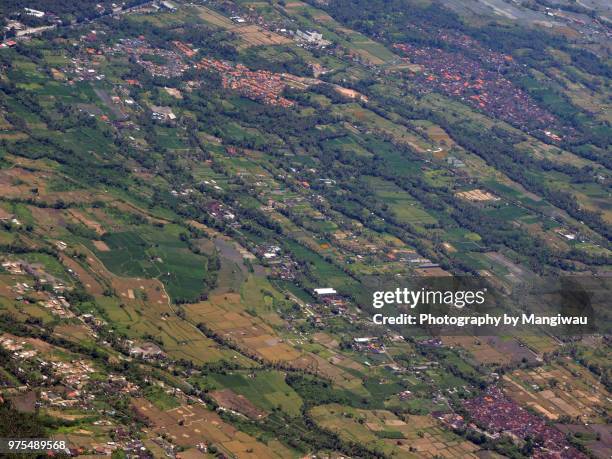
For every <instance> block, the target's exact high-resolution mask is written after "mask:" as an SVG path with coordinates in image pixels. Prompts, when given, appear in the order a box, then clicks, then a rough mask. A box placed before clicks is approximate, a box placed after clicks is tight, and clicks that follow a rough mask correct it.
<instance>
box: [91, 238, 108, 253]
mask: <svg viewBox="0 0 612 459" xmlns="http://www.w3.org/2000/svg"><path fill="white" fill-rule="evenodd" d="M91 243H92V244H93V245H94V247H95V248H96V250H99V251H100V252H110V247H109V246H108V245H107V244H106V242H104V241H98V240H94V241H91Z"/></svg>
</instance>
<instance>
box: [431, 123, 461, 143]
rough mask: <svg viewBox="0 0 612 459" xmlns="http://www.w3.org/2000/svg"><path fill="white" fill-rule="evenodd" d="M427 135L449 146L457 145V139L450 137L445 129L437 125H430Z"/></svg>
mask: <svg viewBox="0 0 612 459" xmlns="http://www.w3.org/2000/svg"><path fill="white" fill-rule="evenodd" d="M427 136H428V137H429V138H430V139H431V140H432V141H434V142H435V143H437V144H440V145H444V146H445V147H448V148H451V147H452V146H454V145H455V141H454V140H453V139H451V138H450V137H449V135H448V134H447V133H446V131H445V130H444V129H442V128H441V127H440V126H437V125H434V126H430V127H429V128H428V129H427Z"/></svg>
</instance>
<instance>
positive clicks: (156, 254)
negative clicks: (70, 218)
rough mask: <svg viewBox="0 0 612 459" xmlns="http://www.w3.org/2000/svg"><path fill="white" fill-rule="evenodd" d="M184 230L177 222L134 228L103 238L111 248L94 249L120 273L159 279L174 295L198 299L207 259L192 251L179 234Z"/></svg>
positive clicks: (108, 265) (106, 263)
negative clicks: (162, 225) (159, 226)
mask: <svg viewBox="0 0 612 459" xmlns="http://www.w3.org/2000/svg"><path fill="white" fill-rule="evenodd" d="M183 231H184V230H183V228H182V227H180V226H177V225H165V226H164V227H163V228H158V227H153V226H138V227H132V228H131V229H130V230H129V231H124V232H118V233H107V234H105V235H104V236H103V237H102V240H103V241H104V242H105V243H106V244H107V245H108V246H109V248H110V249H111V250H110V251H106V252H103V251H98V250H95V248H94V247H93V246H91V248H93V249H94V251H95V252H96V255H97V256H98V257H99V258H100V260H101V261H102V262H103V263H104V265H105V266H106V267H107V268H108V269H109V270H110V271H112V272H113V273H115V274H117V275H120V276H129V277H148V278H156V279H159V280H160V281H162V282H163V283H164V285H165V286H166V289H167V290H168V294H169V295H170V296H171V297H172V298H177V297H180V298H197V296H198V295H199V294H200V293H201V292H202V291H203V289H204V284H203V281H202V279H203V278H204V277H205V276H206V273H207V268H206V267H207V262H208V258H207V257H206V256H204V255H196V254H195V253H193V252H191V251H190V250H189V248H188V247H187V244H186V243H185V242H183V241H182V240H181V239H180V237H179V236H180V233H181V232H183Z"/></svg>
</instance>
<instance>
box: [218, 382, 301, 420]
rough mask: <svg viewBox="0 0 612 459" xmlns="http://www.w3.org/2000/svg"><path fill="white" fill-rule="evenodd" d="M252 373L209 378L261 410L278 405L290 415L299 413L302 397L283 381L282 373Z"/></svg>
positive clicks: (277, 406)
mask: <svg viewBox="0 0 612 459" xmlns="http://www.w3.org/2000/svg"><path fill="white" fill-rule="evenodd" d="M253 374H254V375H255V376H254V377H249V376H247V375H246V374H242V373H234V374H225V375H214V376H213V377H211V380H212V382H213V384H216V385H217V386H218V387H227V388H229V389H232V390H233V391H234V392H236V393H238V394H241V395H244V396H245V397H246V398H248V399H249V400H250V401H251V402H253V404H255V405H256V406H258V407H259V408H261V409H263V410H266V411H271V410H273V409H275V408H279V407H280V408H281V409H282V410H283V411H285V412H286V413H288V414H290V415H292V416H297V415H299V413H300V408H301V406H302V399H301V398H300V396H299V395H298V394H297V393H296V392H295V391H294V390H293V389H292V388H291V387H289V386H288V385H287V384H286V383H285V378H284V376H283V374H282V373H280V372H277V371H267V372H255V373H253Z"/></svg>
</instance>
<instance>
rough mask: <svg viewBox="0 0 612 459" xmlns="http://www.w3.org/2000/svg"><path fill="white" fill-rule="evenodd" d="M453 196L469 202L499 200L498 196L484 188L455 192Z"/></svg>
mask: <svg viewBox="0 0 612 459" xmlns="http://www.w3.org/2000/svg"><path fill="white" fill-rule="evenodd" d="M455 196H457V197H458V198H461V199H465V200H466V201H470V202H487V201H499V198H498V197H497V196H495V195H494V194H492V193H489V192H488V191H486V190H479V189H476V190H470V191H460V192H459V193H455Z"/></svg>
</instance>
